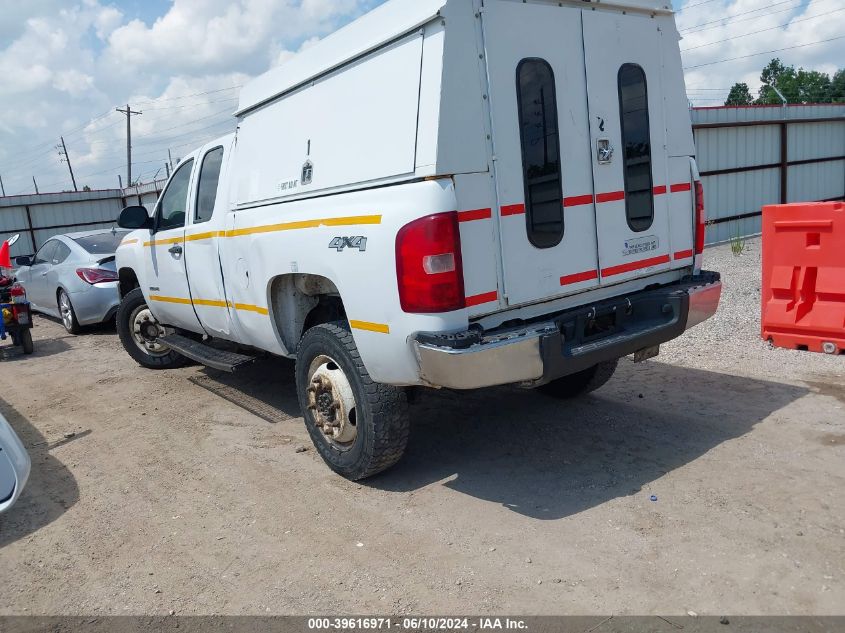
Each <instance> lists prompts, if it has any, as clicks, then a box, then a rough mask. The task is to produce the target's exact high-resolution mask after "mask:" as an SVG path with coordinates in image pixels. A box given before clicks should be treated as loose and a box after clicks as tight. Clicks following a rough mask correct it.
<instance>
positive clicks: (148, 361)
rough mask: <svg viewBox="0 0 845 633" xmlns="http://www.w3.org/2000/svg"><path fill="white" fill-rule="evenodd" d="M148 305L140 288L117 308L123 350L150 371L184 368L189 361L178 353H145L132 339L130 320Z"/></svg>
mask: <svg viewBox="0 0 845 633" xmlns="http://www.w3.org/2000/svg"><path fill="white" fill-rule="evenodd" d="M146 304H147V300H146V299H144V293H143V292H142V291H141V289H140V288H135V289H134V290H131V291H129V292H128V293H126V296H124V297H123V300H122V301H121V302H120V305H119V306H118V308H117V317H116V325H117V335H118V336H119V337H120V342H121V343H123V348H124V349H125V350H126V352H127V353H128V354H129V355H130V356H131V357H132V358H133V359H135V362H137V363H138V364H139V365H141V366H142V367H146V368H148V369H176V368H178V367H182V366H183V365H185V363H187V362H188V359H187V358H185V357H184V356H182V355H181V354H179V353H178V352H174V351H173V350H170V351H169V352H168V353H167V354H165V355H163V356H154V355H152V354H146V353H144V352H143V351H141V349H140V348H139V347H138V345H136V343H135V340H134V339H133V337H132V324H131V323H130V322H129V320H130V318H131V317H132V313H133V312H134V311H135V309H136V308H137V307H138V306H140V305H146Z"/></svg>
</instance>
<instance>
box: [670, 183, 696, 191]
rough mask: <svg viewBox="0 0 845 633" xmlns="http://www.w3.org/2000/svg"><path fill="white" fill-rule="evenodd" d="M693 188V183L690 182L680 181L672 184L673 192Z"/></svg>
mask: <svg viewBox="0 0 845 633" xmlns="http://www.w3.org/2000/svg"><path fill="white" fill-rule="evenodd" d="M691 189H692V185H691V184H690V183H688V182H680V183H677V184H675V185H672V193H678V192H679V191H690V190H691Z"/></svg>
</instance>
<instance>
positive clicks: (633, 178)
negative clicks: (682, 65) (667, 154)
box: [619, 64, 654, 232]
mask: <svg viewBox="0 0 845 633" xmlns="http://www.w3.org/2000/svg"><path fill="white" fill-rule="evenodd" d="M619 116H620V118H621V130H622V151H623V160H624V175H625V213H626V215H627V216H628V226H629V227H630V228H631V230H632V231H637V232H639V231H645V230H647V229H649V228H651V225H652V223H653V222H654V193H653V191H654V190H653V179H652V174H651V129H650V126H649V119H648V87H647V85H646V76H645V71H644V70H643V69H642V67H640V66H638V65H637V64H623V65H622V67H621V68H620V69H619Z"/></svg>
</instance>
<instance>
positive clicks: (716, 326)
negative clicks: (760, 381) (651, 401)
mask: <svg viewBox="0 0 845 633" xmlns="http://www.w3.org/2000/svg"><path fill="white" fill-rule="evenodd" d="M761 259H762V249H761V242H760V238H755V239H750V240H747V241H746V243H745V250H744V251H743V252H742V254H741V255H739V256H736V255H734V254H733V253H732V252H731V248H730V246H729V245H727V244H724V245H720V246H717V247H715V248H710V249H707V251H706V254H705V261H704V268H706V269H708V270H717V271H720V272H721V273H722V278H723V287H724V290H723V295H722V306H721V309H720V311H719V312H718V313H717V314H716V316H715V317H713V318H712V319H710V320H709V321H708V322H707V323H706V324H705V325H703V326H701V327H697V328H694V329H692V330H690V331H689V332H687V334H686V335H685V336H683V337H681V338H680V339H677V340H675V341H673V342H671V343H669V344H668V345H665V346H664V347H663V349H662V355H661V356H660V360H661V361H663V362H671V363H678V364H682V365H688V364H690V363H694V364H695V366H696V367H700V368H703V369H714V370H716V371H730V372H736V373H738V374H743V375H749V376H759V377H762V378H778V379H782V380H786V381H794V380H796V379H808V380H811V381H812V380H813V379H814V377H815V378H819V379H822V380H829V379H831V378H836V379H839V380H840V381H841V380H842V379H843V377H845V356H842V355H840V356H826V355H824V354H813V353H808V352H800V351H797V350H787V349H781V348H777V347H773V346H772V345H770V344H769V343H768V342H766V341H763V340H762V339H761V338H760V303H761V298H760V285H761V273H760V271H761Z"/></svg>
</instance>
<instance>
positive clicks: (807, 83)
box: [756, 58, 845, 105]
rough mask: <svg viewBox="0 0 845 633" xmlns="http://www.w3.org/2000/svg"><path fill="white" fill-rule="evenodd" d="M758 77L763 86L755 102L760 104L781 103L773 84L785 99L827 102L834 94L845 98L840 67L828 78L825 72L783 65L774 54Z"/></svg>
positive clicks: (804, 101)
mask: <svg viewBox="0 0 845 633" xmlns="http://www.w3.org/2000/svg"><path fill="white" fill-rule="evenodd" d="M760 81H761V82H763V87H762V88H761V89H760V96H759V97H758V99H757V102H756V103H758V104H761V105H780V104H781V103H783V101H782V100H781V98H780V96H779V95H778V94H777V92H775V90H774V89H773V87H774V88H777V89H778V91H779V92H780V93H781V94H782V95H783V96H784V98H785V99H786V100H787V102H788V103H831V102H832V101H834V100H836V99H837V98H839V99H840V100H842V101H845V72H843V70H839V71H838V72H837V73H836V74H835V75H834V76H833V80H831V78H830V76H829V75H827V74H826V73H822V72H819V71H817V70H804V69H803V68H799V69H798V70H795V66H785V65H784V64H783V62H781V61H780V59H778V58H775V59H773V60H772V61H770V62H769V63H768V65H767V66H766V67H765V68H764V69H763V72H762V73H761V74H760ZM837 82H838V83H837Z"/></svg>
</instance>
